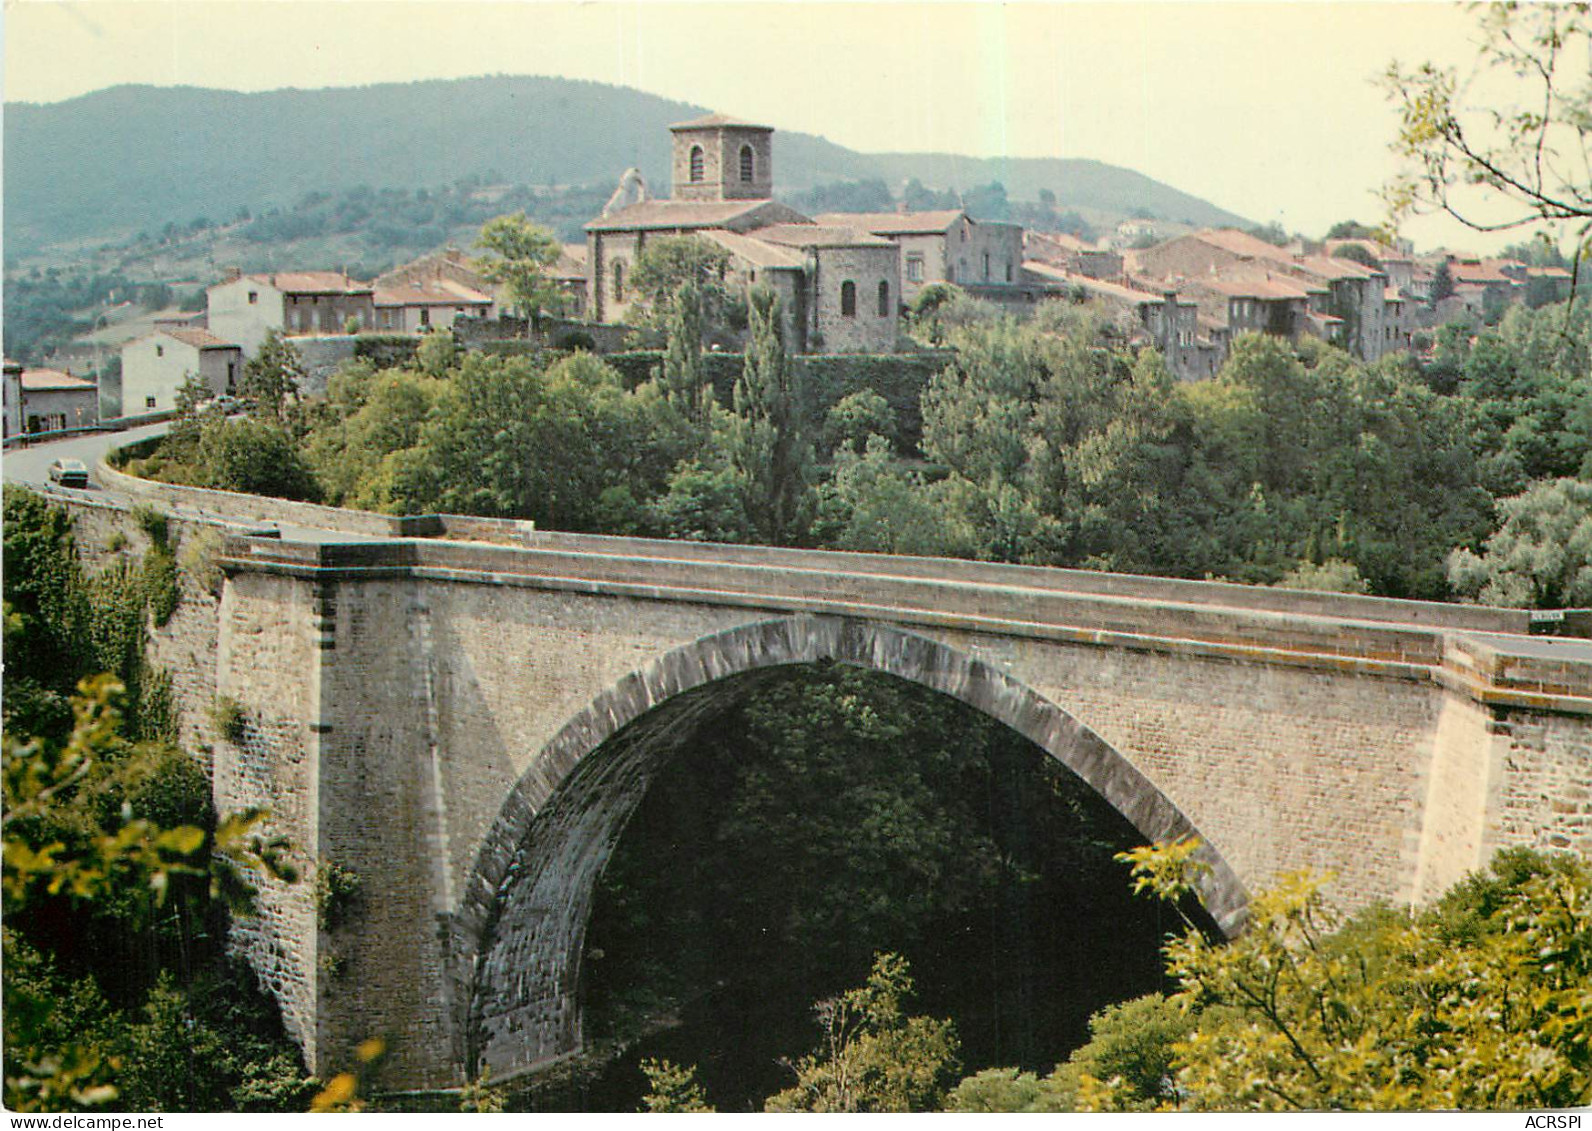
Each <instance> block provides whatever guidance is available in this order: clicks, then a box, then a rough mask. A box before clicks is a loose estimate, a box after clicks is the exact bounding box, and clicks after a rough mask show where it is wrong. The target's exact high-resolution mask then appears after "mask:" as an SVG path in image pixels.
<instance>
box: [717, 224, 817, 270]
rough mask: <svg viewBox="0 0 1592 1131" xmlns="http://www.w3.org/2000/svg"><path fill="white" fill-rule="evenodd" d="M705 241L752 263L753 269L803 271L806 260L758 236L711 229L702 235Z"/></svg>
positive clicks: (798, 254)
mask: <svg viewBox="0 0 1592 1131" xmlns="http://www.w3.org/2000/svg"><path fill="white" fill-rule="evenodd" d="M702 238H703V239H708V240H712V241H713V242H714V243H716V244H718V245H719V246H720V247H722V248H723V249H724V250H725V251H727V252H729V253H730V254H731V255H733V256H735V257H736V258H737V259H741V260H744V261H745V262H747V263H750V264H751V265H752V266H753V267H762V268H765V269H767V270H797V271H799V270H801V268H802V267H803V265H804V264H805V262H806V260H805V259H804V258H803V256H802V255H801V254H800V253H798V252H794V251H791V250H790V249H789V248H787V247H780V246H778V245H776V244H771V243H767V242H765V241H763V240H761V239H758V238H757V236H756V235H755V234H754V235H750V236H743V235H741V234H740V233H739V232H727V231H725V230H724V229H723V228H709V229H708V230H707V231H705V232H703V233H702Z"/></svg>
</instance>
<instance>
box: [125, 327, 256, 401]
mask: <svg viewBox="0 0 1592 1131" xmlns="http://www.w3.org/2000/svg"><path fill="white" fill-rule="evenodd" d="M190 373H195V374H198V375H199V376H200V377H201V378H203V379H204V383H205V384H206V385H207V386H208V387H209V389H210V392H211V393H212V394H213V395H215V396H221V395H222V394H232V393H236V392H237V391H238V382H239V381H241V380H242V378H243V349H242V347H240V346H238V345H237V344H235V343H233V342H228V341H224V340H222V339H221V338H219V337H217V336H216V335H215V334H214V333H212V332H211V331H209V330H201V329H197V328H191V327H170V328H162V329H159V330H156V331H154V332H153V333H150V334H145V335H144V336H143V337H141V338H134V339H133V340H132V341H130V342H128V343H127V344H125V345H124V346H122V413H123V415H126V416H138V415H140V414H142V413H146V412H166V411H169V410H171V409H174V408H176V407H177V390H178V389H180V388H182V384H183V382H184V381H186V380H187V379H188V375H189V374H190Z"/></svg>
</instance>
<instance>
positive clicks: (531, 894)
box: [453, 615, 1248, 1080]
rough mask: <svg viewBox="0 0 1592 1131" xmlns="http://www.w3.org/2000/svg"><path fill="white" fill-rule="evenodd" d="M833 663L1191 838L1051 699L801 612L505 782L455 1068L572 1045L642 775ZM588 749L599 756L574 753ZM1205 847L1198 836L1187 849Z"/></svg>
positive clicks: (467, 927)
mask: <svg viewBox="0 0 1592 1131" xmlns="http://www.w3.org/2000/svg"><path fill="white" fill-rule="evenodd" d="M823 661H832V662H837V663H845V664H854V665H857V666H859V667H864V668H868V669H871V670H874V671H879V672H884V673H887V674H890V675H893V676H897V677H899V678H901V679H904V680H907V681H909V682H912V683H916V684H919V685H920V686H923V687H926V688H928V689H930V690H933V691H937V692H940V693H942V694H945V695H948V696H950V697H952V698H954V699H958V700H960V701H961V702H963V703H966V704H967V705H969V706H971V707H974V708H975V709H977V710H979V711H982V712H983V713H984V714H986V715H989V716H990V717H991V718H994V719H995V720H997V721H999V722H1002V723H1004V724H1006V725H1007V726H1009V727H1011V728H1012V729H1013V730H1015V731H1017V732H1018V733H1019V734H1022V735H1023V736H1024V737H1026V738H1028V739H1029V740H1030V741H1032V742H1033V743H1034V744H1035V745H1037V746H1039V747H1040V748H1041V749H1042V750H1044V751H1046V752H1047V753H1048V754H1049V755H1051V756H1052V757H1054V758H1056V759H1057V760H1058V761H1060V762H1061V763H1062V764H1063V765H1065V766H1066V767H1067V768H1068V769H1070V770H1072V771H1073V772H1074V773H1075V774H1077V775H1078V776H1079V777H1080V778H1082V779H1083V780H1084V781H1085V782H1086V783H1088V784H1089V785H1090V786H1091V787H1092V788H1093V789H1094V790H1095V791H1096V792H1097V793H1098V794H1100V796H1101V797H1103V798H1104V799H1105V800H1106V801H1107V802H1108V803H1109V804H1111V805H1112V806H1113V807H1114V808H1115V809H1116V810H1117V811H1118V812H1119V813H1121V814H1122V815H1123V816H1124V817H1125V818H1126V819H1127V820H1128V821H1129V822H1130V823H1131V824H1132V825H1133V826H1134V827H1135V828H1136V829H1137V830H1138V831H1139V832H1140V833H1141V834H1142V835H1143V836H1144V837H1145V839H1146V840H1148V841H1164V840H1176V839H1179V838H1182V837H1185V836H1199V835H1200V833H1199V830H1198V829H1197V828H1196V827H1195V826H1194V824H1193V822H1192V821H1190V820H1189V819H1188V817H1187V816H1185V815H1184V814H1183V813H1182V812H1181V811H1180V810H1179V809H1178V808H1177V806H1176V805H1175V804H1173V803H1172V801H1171V800H1170V799H1169V798H1168V797H1167V796H1166V795H1165V794H1163V793H1162V792H1161V791H1160V790H1159V789H1158V788H1157V787H1156V786H1155V784H1154V783H1153V782H1151V781H1150V780H1149V779H1148V778H1147V777H1145V776H1144V775H1143V774H1142V773H1140V772H1139V771H1138V770H1137V769H1136V768H1135V767H1134V766H1133V765H1132V764H1131V763H1129V762H1128V760H1127V759H1126V758H1125V757H1124V756H1123V755H1122V754H1121V753H1120V752H1118V751H1117V750H1116V749H1114V748H1113V747H1112V746H1110V745H1109V744H1108V743H1106V742H1105V741H1104V740H1103V739H1102V738H1100V737H1099V736H1098V735H1097V734H1095V733H1094V732H1093V731H1092V730H1090V729H1088V728H1087V727H1085V726H1084V725H1083V724H1081V723H1080V722H1078V721H1077V720H1076V719H1074V718H1073V717H1072V716H1071V715H1070V714H1068V713H1067V712H1066V711H1064V710H1063V709H1062V708H1060V707H1059V706H1057V705H1056V704H1055V703H1053V702H1051V701H1050V700H1048V699H1046V698H1045V697H1044V696H1042V695H1040V694H1038V693H1037V692H1035V691H1034V690H1032V689H1031V688H1029V687H1027V686H1025V685H1024V684H1022V683H1021V682H1019V681H1018V680H1015V679H1013V678H1012V677H1010V676H1008V675H1006V674H1005V673H1003V672H1001V671H999V670H998V669H996V668H994V667H991V666H990V665H988V664H986V663H983V662H982V661H980V660H977V659H975V658H974V657H972V656H970V655H968V654H967V653H965V652H963V651H960V650H958V649H956V648H953V647H951V646H949V645H947V644H944V643H941V642H940V641H937V640H933V639H930V638H928V637H926V636H921V635H918V634H916V633H912V632H907V631H904V630H902V629H900V628H896V627H893V626H889V625H885V624H881V623H878V622H872V621H862V620H855V619H851V618H844V617H820V616H809V615H801V616H795V617H782V618H778V619H774V620H766V621H759V622H755V623H752V624H747V625H742V626H740V627H737V628H734V629H730V630H727V631H724V632H719V633H715V634H711V635H708V636H705V637H702V638H701V639H699V640H696V641H693V642H692V643H690V644H687V645H685V646H683V647H680V648H677V649H675V650H674V651H671V652H668V653H666V654H665V655H663V656H661V657H659V658H658V659H657V660H655V661H654V662H652V663H651V664H648V665H647V666H646V667H644V668H642V669H640V670H638V671H636V672H633V673H631V674H630V675H628V676H626V677H625V678H624V679H622V680H621V681H619V683H617V684H615V685H614V686H613V687H611V688H609V689H608V690H607V691H605V692H603V693H602V694H601V695H599V696H598V697H597V698H596V699H595V700H594V701H593V702H592V703H591V704H590V705H589V706H587V707H586V708H585V709H584V710H583V711H581V712H580V714H578V715H577V716H575V717H574V718H573V719H571V720H570V722H569V723H568V724H566V725H565V726H564V728H563V729H562V730H561V731H560V732H559V733H558V734H557V735H556V736H555V737H554V738H553V740H552V741H551V742H549V743H548V744H547V745H546V746H545V747H544V748H543V749H542V750H541V751H540V752H539V753H538V754H537V756H536V758H535V759H534V760H533V761H532V763H531V764H530V766H529V767H528V768H527V769H526V771H525V772H524V773H523V774H522V775H521V777H520V779H519V781H518V782H516V783H515V786H514V788H513V790H511V791H510V794H509V796H508V798H507V800H506V801H505V802H504V804H503V807H502V809H501V811H500V813H499V816H498V819H497V821H496V822H495V824H494V826H493V828H492V829H491V831H490V832H489V833H488V835H487V838H486V840H485V841H484V843H483V845H482V848H481V851H480V853H479V855H478V857H477V862H476V868H475V871H474V873H473V874H472V876H471V878H470V880H469V883H468V886H467V888H466V890H465V891H464V893H463V898H462V900H461V903H460V906H459V908H458V910H457V913H456V915H455V918H454V923H453V928H454V931H453V937H454V939H455V942H456V949H455V952H454V953H455V958H456V966H455V987H456V996H455V1002H456V1008H457V1009H458V1011H459V1012H458V1014H457V1020H458V1022H459V1025H460V1028H459V1030H458V1031H459V1032H460V1033H461V1036H462V1042H461V1044H462V1047H461V1048H460V1049H459V1052H460V1054H461V1060H462V1063H463V1066H464V1068H465V1070H466V1072H467V1073H468V1074H470V1075H472V1076H474V1075H476V1074H479V1073H480V1072H481V1071H482V1070H483V1069H486V1070H489V1071H490V1073H491V1077H492V1079H494V1080H505V1079H507V1078H509V1077H512V1076H515V1075H518V1074H520V1073H522V1072H524V1071H526V1070H528V1069H530V1068H532V1067H533V1066H535V1065H537V1064H539V1063H541V1062H543V1061H546V1060H549V1059H551V1058H553V1057H556V1056H560V1055H563V1054H565V1053H568V1052H571V1051H574V1050H576V1049H578V1048H579V1047H580V1043H581V1034H580V1008H579V1003H578V999H577V987H578V981H579V963H580V955H581V948H582V945H583V943H584V938H585V928H586V921H587V918H588V915H589V912H590V909H591V901H592V896H593V892H594V889H595V886H596V882H597V880H598V878H599V877H600V875H601V872H602V870H603V868H604V867H605V866H606V864H607V861H608V857H609V854H610V852H611V851H612V849H613V847H614V845H615V844H616V843H617V841H618V839H619V836H620V834H621V833H622V832H623V830H624V827H625V824H626V822H627V821H628V820H629V817H630V815H631V814H632V813H633V812H634V811H635V808H636V806H637V805H638V804H639V802H640V800H641V798H642V796H643V795H644V794H645V792H646V789H647V786H648V785H649V784H650V782H651V779H652V776H653V774H654V773H655V771H656V770H657V769H658V768H659V767H660V766H662V765H663V763H664V762H665V761H666V760H667V758H668V757H669V755H670V754H671V753H673V752H674V750H676V749H678V747H679V746H680V745H682V744H683V743H684V742H686V741H688V740H689V739H690V737H691V735H692V733H693V732H694V731H695V729H696V725H697V723H698V722H700V721H701V720H703V719H706V718H708V717H711V716H712V715H714V714H716V713H718V712H719V711H720V710H722V709H723V708H724V707H726V706H728V705H729V704H730V703H731V702H732V701H733V700H734V699H735V698H736V697H737V696H738V695H740V694H741V692H742V691H743V690H744V688H745V686H746V684H747V683H748V682H749V681H753V680H757V679H760V678H767V676H768V674H770V673H771V672H773V671H774V670H776V669H778V668H782V667H786V666H790V665H793V664H808V663H818V662H823ZM599 749H601V750H602V751H603V756H602V757H597V758H593V757H588V755H591V754H593V753H595V752H597V751H598V750H599ZM1201 839H1202V840H1204V839H1205V838H1203V837H1202V838H1201ZM1201 851H1202V855H1203V856H1204V859H1205V863H1206V864H1207V865H1208V869H1207V871H1206V872H1205V873H1204V875H1203V876H1202V877H1201V879H1200V881H1199V895H1200V898H1201V901H1202V902H1203V903H1204V905H1205V908H1206V910H1207V911H1208V912H1209V913H1210V915H1211V916H1212V918H1213V919H1214V920H1215V921H1216V923H1217V925H1218V926H1219V927H1220V928H1221V929H1222V930H1223V931H1225V932H1227V933H1229V934H1231V933H1233V932H1235V931H1236V930H1237V929H1238V928H1239V926H1240V925H1241V923H1242V920H1243V916H1244V912H1245V908H1246V906H1247V901H1248V895H1247V893H1246V892H1245V890H1244V887H1243V885H1242V883H1241V882H1240V881H1239V879H1238V876H1237V874H1236V873H1235V872H1234V871H1233V869H1232V868H1231V866H1230V865H1229V864H1228V863H1227V862H1226V860H1224V859H1223V858H1222V856H1221V854H1220V852H1219V851H1217V850H1216V849H1215V848H1214V847H1213V846H1212V845H1211V844H1210V842H1209V841H1208V840H1205V844H1204V847H1203V849H1202V850H1201Z"/></svg>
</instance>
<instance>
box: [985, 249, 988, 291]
mask: <svg viewBox="0 0 1592 1131" xmlns="http://www.w3.org/2000/svg"><path fill="white" fill-rule="evenodd" d="M984 281H985V282H986V283H987V282H989V252H987V251H986V252H985V253H984Z"/></svg>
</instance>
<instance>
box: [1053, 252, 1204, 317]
mask: <svg viewBox="0 0 1592 1131" xmlns="http://www.w3.org/2000/svg"><path fill="white" fill-rule="evenodd" d="M1023 270H1024V271H1027V272H1029V273H1030V274H1032V275H1036V276H1038V277H1039V278H1040V279H1042V280H1044V281H1046V282H1054V283H1065V284H1067V285H1068V286H1074V287H1082V288H1083V289H1084V290H1086V291H1088V292H1089V293H1090V294H1095V295H1099V296H1100V297H1102V298H1109V299H1115V300H1116V301H1118V302H1126V303H1130V304H1131V305H1134V306H1145V305H1148V304H1150V303H1159V302H1162V301H1163V299H1164V296H1162V295H1158V294H1151V293H1150V292H1148V291H1136V290H1134V289H1133V288H1132V287H1124V286H1121V285H1120V284H1117V283H1107V282H1104V281H1102V280H1100V279H1092V278H1090V277H1089V276H1088V275H1074V274H1073V273H1072V272H1070V271H1064V270H1062V269H1061V268H1060V267H1056V266H1054V265H1053V264H1049V263H1043V262H1040V261H1039V260H1029V259H1025V260H1024V261H1023ZM1184 305H1189V304H1184Z"/></svg>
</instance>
